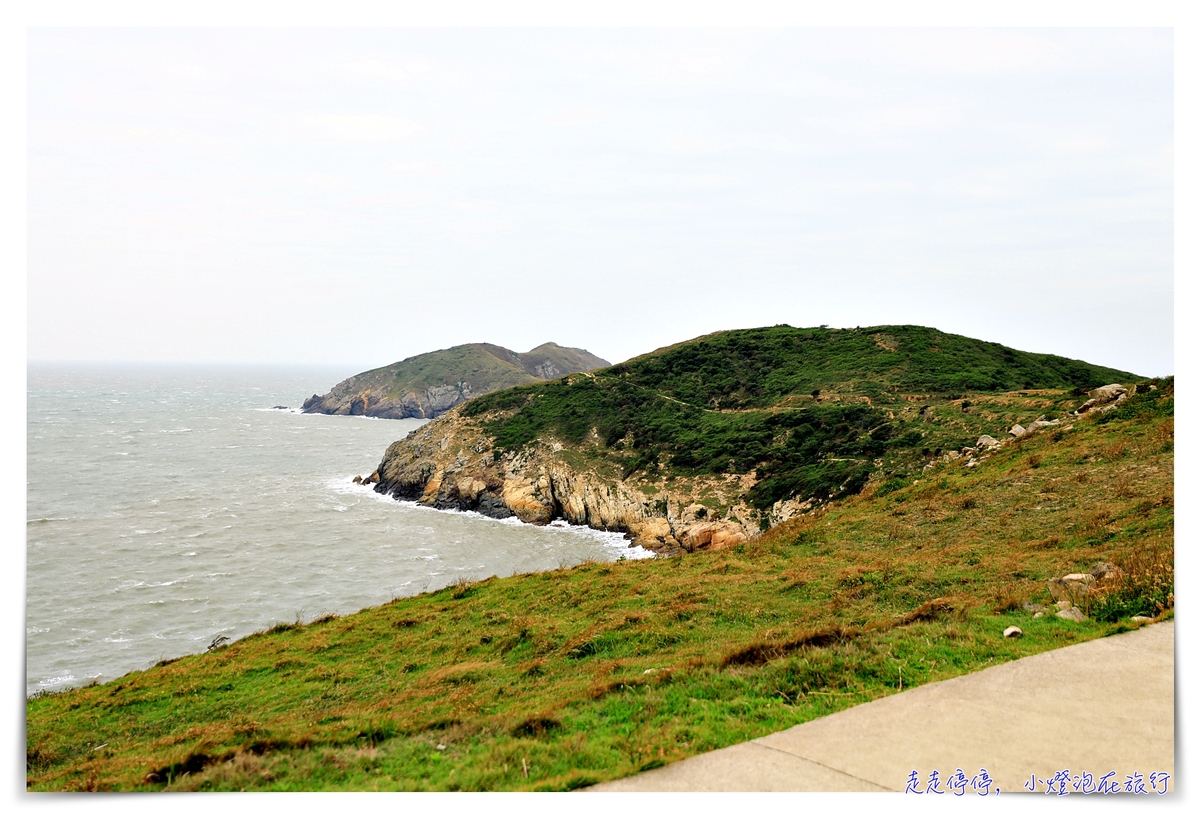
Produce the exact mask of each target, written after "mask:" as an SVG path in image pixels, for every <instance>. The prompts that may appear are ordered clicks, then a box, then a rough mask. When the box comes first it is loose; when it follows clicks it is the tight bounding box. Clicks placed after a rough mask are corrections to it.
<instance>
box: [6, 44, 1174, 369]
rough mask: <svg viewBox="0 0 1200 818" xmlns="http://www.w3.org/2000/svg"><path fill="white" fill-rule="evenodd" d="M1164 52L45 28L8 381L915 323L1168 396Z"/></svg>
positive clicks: (31, 97)
mask: <svg viewBox="0 0 1200 818" xmlns="http://www.w3.org/2000/svg"><path fill="white" fill-rule="evenodd" d="M1173 61H1174V53H1173V33H1172V30H1171V29H1169V28H1109V29H1102V28H1061V29H1055V28H1036V29H1022V28H996V29H946V28H941V29H921V28H903V29H895V28H894V29H858V28H840V29H836V28H772V29H755V28H665V29H664V28H653V29H636V28H634V29H631V28H612V29H558V28H530V29H521V28H504V29H498V28H493V29H486V28H485V29H453V28H450V29H332V28H304V29H301V28H295V29H281V28H275V29H253V28H228V29H223V28H204V29H199V28H173V29H157V28H124V29H123V28H104V29H100V28H77V29H71V28H40V29H31V30H30V32H29V36H28V62H27V66H28V76H27V110H28V120H27V156H28V165H27V219H28V222H27V225H28V226H27V239H28V240H27V253H28V256H27V284H26V286H27V299H28V301H27V304H28V307H27V357H28V359H30V360H34V361H50V360H75V361H155V362H227V363H271V364H280V365H284V364H288V365H291V364H320V365H337V366H345V367H346V368H347V370H348V371H347V375H349V374H352V373H353V372H354V371H359V370H362V369H367V368H371V367H375V366H381V365H384V364H387V363H390V362H392V361H396V360H400V359H402V358H405V357H408V356H410V355H415V354H419V353H421V352H426V351H430V350H434V349H442V348H445V347H448V346H453V345H455V344H462V343H468V342H475V341H488V342H491V343H496V344H501V345H503V346H506V347H509V348H512V349H515V350H517V351H526V350H528V349H531V348H532V347H534V346H537V345H538V344H541V343H543V342H545V341H555V342H557V343H559V344H563V345H565V346H574V347H583V348H586V349H588V350H590V351H591V352H593V353H595V354H597V355H599V356H601V357H603V358H606V359H608V360H609V361H612V362H617V361H620V360H624V359H627V358H629V357H632V356H634V355H637V354H640V353H643V352H647V351H650V350H652V349H655V348H657V347H661V346H664V345H667V344H671V343H675V342H678V341H681V340H685V339H687V338H692V337H695V336H698V335H702V334H705V333H709V332H714V331H717V330H723V329H733V328H740V327H755V326H767V325H774V324H791V325H793V326H816V325H820V324H827V325H830V326H841V327H853V326H870V325H877V324H921V325H926V326H934V327H937V328H939V329H941V330H944V331H947V332H955V333H960V334H963V335H969V336H972V337H977V338H983V339H986V340H989V341H997V342H1000V343H1003V344H1006V345H1009V346H1012V347H1016V348H1018V349H1023V350H1029V351H1034V352H1051V353H1055V354H1060V355H1065V356H1068V357H1072V358H1081V359H1084V360H1088V361H1091V362H1094V363H1100V364H1104V365H1109V366H1113V367H1117V368H1121V369H1126V370H1130V371H1133V372H1136V373H1138V374H1142V375H1166V374H1173V373H1174V371H1175V370H1174V366H1175V364H1174V349H1173V334H1174V322H1173V314H1174V270H1173V267H1174V258H1173V242H1174V234H1173V223H1174V212H1173V197H1174V172H1175V169H1174V119H1173V107H1174V99H1173V97H1174V77H1173Z"/></svg>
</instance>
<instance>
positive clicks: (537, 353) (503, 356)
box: [303, 343, 608, 418]
mask: <svg viewBox="0 0 1200 818" xmlns="http://www.w3.org/2000/svg"><path fill="white" fill-rule="evenodd" d="M604 366H608V361H605V360H604V359H603V358H598V357H596V356H595V355H592V354H591V353H590V352H588V351H587V350H584V349H574V348H571V347H561V346H559V345H558V344H554V343H547V344H542V345H541V346H539V347H535V348H534V349H531V350H530V351H529V352H524V353H518V352H513V351H512V350H510V349H505V348H504V347H501V346H496V345H495V344H464V345H462V346H457V347H451V348H450V349H442V350H438V351H436V352H426V353H424V354H421V355H416V356H413V357H411V358H406V359H404V360H403V361H398V362H396V363H394V364H390V365H388V366H385V367H380V368H379V369H372V370H369V371H367V372H361V373H359V374H357V375H355V376H353V377H351V378H347V379H346V380H344V381H342V382H341V383H339V384H338V385H337V386H335V387H333V389H331V390H330V391H329V392H327V393H326V394H324V395H313V396H312V397H311V398H309V399H308V400H306V401H305V402H304V407H303V411H304V412H307V413H310V414H313V413H317V414H324V415H367V416H369V417H381V418H435V417H438V416H439V415H442V414H444V413H445V412H447V411H449V410H450V409H452V408H453V407H455V406H457V405H458V404H460V403H463V402H464V401H467V400H470V399H471V398H473V397H477V396H479V395H486V394H487V393H489V392H494V391H496V390H497V389H505V388H507V387H510V386H518V385H521V384H528V383H536V382H538V381H542V380H549V379H552V378H560V377H562V376H563V375H569V374H571V373H574V372H585V371H587V370H590V369H596V368H598V367H604Z"/></svg>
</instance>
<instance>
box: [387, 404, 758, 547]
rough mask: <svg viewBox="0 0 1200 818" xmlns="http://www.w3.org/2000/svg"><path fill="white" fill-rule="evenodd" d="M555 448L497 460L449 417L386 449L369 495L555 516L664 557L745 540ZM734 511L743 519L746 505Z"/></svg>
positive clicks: (702, 511)
mask: <svg viewBox="0 0 1200 818" xmlns="http://www.w3.org/2000/svg"><path fill="white" fill-rule="evenodd" d="M561 450H562V447H561V446H557V445H556V444H555V443H554V442H552V441H551V442H548V443H539V444H538V445H535V446H532V447H527V448H526V449H525V450H523V451H522V452H520V453H511V454H508V455H505V456H502V457H497V455H496V453H494V452H493V449H492V441H491V438H490V437H489V436H488V435H487V434H486V433H484V432H483V430H482V429H481V428H480V427H479V425H478V424H477V423H476V422H474V420H473V419H467V418H464V417H462V416H461V415H460V414H459V413H458V412H456V411H455V412H450V413H448V414H446V415H445V416H443V417H441V418H439V419H438V420H436V421H434V422H432V423H429V424H426V425H425V426H423V427H421V428H420V429H417V430H415V431H413V432H411V433H410V434H409V435H408V437H406V438H405V439H404V440H399V441H397V442H395V443H393V444H392V445H391V446H389V447H388V449H387V452H386V453H385V454H384V457H383V461H382V462H381V463H380V464H379V469H378V480H379V482H378V483H377V484H376V486H375V491H378V492H380V493H381V494H388V495H390V496H392V497H395V498H396V499H400V500H412V501H415V502H418V503H421V504H422V505H427V506H432V507H434V508H441V509H451V510H456V511H475V512H479V513H481V514H485V515H487V516H489V517H496V518H505V517H511V516H516V517H517V518H519V519H520V520H521V521H522V522H526V523H534V524H537V525H545V524H546V523H549V522H551V521H552V520H555V519H559V518H561V519H564V520H566V521H567V522H570V523H573V524H576V525H587V526H589V527H591V528H595V529H601V530H607V531H621V532H625V533H626V534H628V535H629V537H630V539H631V540H632V542H633V544H635V545H640V546H642V547H644V548H648V549H651V550H654V551H658V552H662V553H667V554H672V553H681V552H693V551H700V550H707V549H719V548H727V547H730V546H734V545H737V544H738V543H741V542H744V541H745V540H746V538H747V533H748V527H747V525H746V523H745V522H743V521H742V520H741V519H739V518H737V517H734V518H732V519H731V518H730V517H731V516H732V515H730V516H728V517H726V519H712V516H713V515H712V513H711V512H710V511H709V509H707V508H705V507H704V506H703V505H700V504H697V503H692V504H689V505H687V506H686V507H685V508H682V509H680V510H679V512H678V513H672V511H671V503H670V502H669V501H668V502H664V501H659V500H657V498H655V497H651V496H647V494H646V493H645V492H644V491H642V490H641V489H639V488H638V487H636V486H633V485H631V484H629V483H626V482H625V481H622V480H617V479H612V477H611V476H610V477H609V478H608V479H605V478H604V477H601V476H600V475H598V474H596V473H595V472H593V471H589V470H581V469H576V468H574V467H572V466H571V465H569V464H568V463H567V462H566V460H564V459H563V458H562V457H560V456H559V452H560V451H561ZM364 482H365V481H364ZM740 486H741V483H738V488H739V489H740ZM677 502H678V501H677ZM736 512H742V513H744V515H745V516H747V517H749V509H748V508H744V507H741V508H736V509H735V513H736Z"/></svg>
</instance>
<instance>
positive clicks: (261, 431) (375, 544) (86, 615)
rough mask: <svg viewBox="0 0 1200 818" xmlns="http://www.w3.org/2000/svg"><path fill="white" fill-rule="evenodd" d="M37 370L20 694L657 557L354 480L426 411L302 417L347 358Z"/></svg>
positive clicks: (614, 540) (31, 392) (571, 529)
mask: <svg viewBox="0 0 1200 818" xmlns="http://www.w3.org/2000/svg"><path fill="white" fill-rule="evenodd" d="M27 373H28V381H27V461H26V466H27V474H26V574H25V612H26V613H25V668H26V692H27V695H34V694H37V693H38V692H39V691H53V690H60V689H64V688H70V687H78V686H81V685H84V684H88V683H90V682H91V681H93V680H99V681H106V680H109V679H113V678H117V677H119V676H122V675H124V674H126V673H128V672H130V671H132V670H138V669H144V668H147V667H149V666H152V665H153V664H155V663H156V662H158V661H160V660H162V659H167V658H174V657H178V656H182V655H185V654H191V653H198V652H203V651H204V650H206V649H207V648H208V646H209V645H211V644H213V643H214V640H218V639H220V638H221V637H224V638H226V639H229V640H236V639H238V638H240V637H243V636H246V635H248V634H251V633H254V632H256V631H260V630H263V629H265V628H269V627H271V626H273V625H275V624H277V623H281V622H286V623H291V622H297V621H299V622H308V621H311V620H313V619H316V618H318V617H320V616H323V615H325V614H331V613H332V614H347V613H351V612H354V611H358V610H361V609H363V608H365V607H369V606H373V605H379V604H382V603H385V602H388V601H390V600H392V599H394V598H396V597H403V596H410V595H415V594H420V593H422V592H425V591H433V590H436V589H438V588H441V587H444V586H446V585H449V584H452V583H455V582H457V581H459V580H480V579H484V578H487V577H492V576H501V577H503V576H510V575H513V574H522V573H528V572H536V571H546V570H551V569H556V568H563V567H569V566H573V565H577V564H579V563H581V562H584V561H587V560H595V561H608V560H616V559H620V558H627V559H640V558H647V557H651V556H653V554H652V553H651V552H649V551H645V550H644V549H641V548H637V547H632V546H631V545H630V543H629V542H628V541H627V540H626V539H625V538H624V537H623V536H622V535H621V534H618V533H615V532H604V531H594V530H592V529H589V528H586V527H582V526H572V525H569V524H567V523H565V522H563V521H561V520H560V521H556V522H554V523H552V524H551V525H549V526H533V525H526V524H524V523H520V522H518V521H517V520H516V519H515V518H511V519H508V520H493V519H490V518H487V517H483V516H481V515H478V514H473V513H460V512H450V511H438V510H434V509H429V508H425V507H423V506H418V505H416V504H415V503H411V502H401V501H397V500H394V499H391V498H389V497H386V496H384V495H381V494H378V493H376V492H375V491H373V490H372V489H371V488H367V487H363V486H360V485H356V484H355V483H354V482H353V479H354V477H355V475H362V476H366V475H368V474H370V473H371V472H372V471H373V470H374V469H375V468H376V467H377V466H378V464H379V462H380V460H381V459H382V457H383V453H384V450H385V449H386V448H387V446H388V445H389V444H391V443H392V442H393V441H395V440H399V439H401V438H403V437H404V436H405V435H407V434H408V433H409V432H411V431H412V430H414V429H416V428H418V427H419V426H421V425H422V424H423V423H425V422H426V421H423V420H408V419H406V420H385V419H379V418H366V417H346V416H327V415H305V414H301V413H300V411H299V408H298V407H299V406H300V404H301V403H302V402H303V400H304V399H305V398H306V397H308V396H309V395H312V394H314V393H324V392H326V391H328V390H329V388H330V387H331V386H332V385H333V384H335V383H337V382H338V381H340V380H341V379H343V378H344V377H346V375H347V374H351V373H348V372H347V371H346V370H345V369H330V368H320V367H307V368H279V367H276V368H268V367H248V366H243V367H235V366H223V367H216V366H165V365H154V366H149V365H132V364H127V365H116V364H113V365H82V364H75V365H68V364H30V365H29V367H28V370H27Z"/></svg>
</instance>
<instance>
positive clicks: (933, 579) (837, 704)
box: [26, 377, 1174, 790]
mask: <svg viewBox="0 0 1200 818" xmlns="http://www.w3.org/2000/svg"><path fill="white" fill-rule="evenodd" d="M1108 380H1110V378H1108V377H1101V378H1098V381H1100V382H1106V381H1108ZM1154 385H1155V386H1156V387H1157V388H1156V389H1154V390H1148V389H1147V390H1146V391H1142V392H1140V393H1139V394H1137V395H1135V396H1134V397H1133V398H1130V399H1129V401H1127V402H1126V403H1123V404H1122V405H1121V408H1119V409H1118V410H1116V411H1112V412H1110V413H1108V414H1104V415H1090V416H1086V417H1084V418H1080V419H1078V420H1075V421H1074V422H1073V424H1071V425H1069V427H1068V426H1067V425H1064V427H1061V428H1057V429H1043V430H1041V431H1039V432H1037V433H1035V434H1033V435H1030V436H1029V437H1027V438H1024V439H1022V440H1020V441H1016V442H1012V443H1010V444H1008V445H1006V446H1004V447H1003V448H1001V449H1000V450H998V451H997V452H996V453H995V454H993V455H992V456H990V457H988V458H986V459H984V460H981V461H980V462H979V463H978V464H977V465H975V466H973V467H970V468H967V467H966V466H964V465H963V461H962V460H958V461H954V462H951V463H945V464H940V465H938V466H936V467H934V468H933V469H931V470H929V471H928V472H925V473H924V474H923V475H921V476H920V478H919V480H916V479H912V478H900V477H893V478H890V479H889V480H888V481H886V482H883V483H875V482H872V483H869V484H868V485H867V487H866V488H865V489H864V491H862V492H861V493H860V494H858V495H856V496H853V497H848V498H845V499H842V500H839V501H835V502H833V503H830V504H829V505H827V506H826V507H825V508H824V509H823V510H821V511H820V512H818V513H815V514H811V515H806V516H804V517H801V518H795V519H793V520H790V521H788V522H786V523H784V524H782V525H780V526H778V527H776V528H774V529H772V530H771V531H769V532H767V533H766V534H764V535H762V536H760V537H759V538H757V539H755V540H753V541H751V542H749V543H747V544H745V545H744V546H739V547H736V548H733V549H730V550H726V551H716V552H712V551H709V552H697V553H695V554H687V555H683V556H679V557H673V558H670V559H657V560H651V561H640V562H633V561H626V562H618V563H609V564H590V565H583V566H579V567H576V568H573V569H567V570H560V571H553V572H549V573H545V574H537V575H524V576H515V577H508V578H493V579H490V580H486V581H483V582H479V583H474V584H465V583H462V584H458V585H454V586H450V587H448V588H444V589H442V590H440V591H437V592H434V593H428V594H424V595H422V596H419V597H413V598H408V599H399V600H396V601H394V602H392V603H390V604H388V605H384V606H381V607H378V608H373V609H369V610H366V611H362V612H360V613H358V614H355V615H352V616H347V617H340V618H329V619H326V620H323V621H320V622H316V623H312V624H309V625H303V626H291V625H281V626H277V627H276V628H273V629H271V630H270V631H267V632H265V633H262V634H258V635H255V636H251V637H248V638H246V639H243V640H241V641H239V642H235V643H233V644H231V645H229V646H227V647H223V648H219V649H217V650H215V651H213V652H212V653H209V654H204V655H198V656H189V657H184V658H181V659H179V660H177V661H174V662H169V663H162V664H161V665H160V666H157V667H154V668H151V669H149V670H146V671H143V672H137V673H131V674H129V675H127V676H125V677H123V678H121V679H118V680H116V681H114V682H110V683H108V684H104V685H95V686H91V687H86V688H82V689H78V690H73V691H68V692H64V693H58V694H53V695H48V696H41V697H37V698H34V699H32V700H30V701H29V702H28V704H27V711H26V712H27V762H28V767H27V776H28V784H29V786H30V788H32V789H48V790H64V789H66V790H73V789H150V790H161V789H172V790H177V789H233V790H236V789H241V788H248V789H292V790H297V789H373V788H381V789H397V788H398V789H434V790H457V789H468V790H473V789H484V790H506V789H558V790H561V789H573V788H577V787H580V786H585V785H587V784H590V783H593V782H596V781H601V780H607V779H612V778H616V777H620V776H623V775H627V774H630V773H632V772H635V771H637V770H640V769H647V768H650V767H654V766H658V765H661V764H664V763H668V762H671V761H674V760H677V759H680V758H683V757H686V756H689V755H693V754H695V753H699V752H703V751H705V750H709V749H714V748H717V747H722V746H726V745H728V744H731V743H734V742H738V741H742V740H746V739H749V738H753V737H755V736H760V735H763V734H765V733H768V732H771V731H774V730H778V729H782V728H785V727H788V726H790V725H792V724H796V723H799V722H803V721H806V720H809V719H812V718H815V717H818V716H821V715H825V714H828V713H831V712H834V711H837V710H841V709H844V708H846V707H849V706H851V705H854V704H857V703H859V702H864V701H868V700H871V699H875V698H878V697H881V696H886V695H889V694H890V693H892V692H894V691H896V690H897V688H898V687H899V684H900V679H901V676H902V677H903V680H904V682H903V683H904V686H905V687H909V686H912V685H919V684H924V683H927V682H932V681H937V680H940V679H945V678H949V677H953V676H957V675H960V674H963V673H966V672H969V671H972V670H976V669H979V668H982V667H986V666H988V665H991V664H995V663H997V662H1003V661H1008V660H1010V659H1015V658H1018V657H1020V656H1024V655H1029V654H1032V653H1037V652H1040V651H1044V650H1048V649H1051V648H1056V647H1060V646H1063V645H1067V644H1071V643H1075V642H1079V641H1082V640H1086V639H1091V638H1095V637H1099V636H1103V635H1105V634H1107V633H1110V632H1114V631H1117V630H1121V629H1126V628H1128V627H1131V625H1130V623H1128V621H1127V620H1120V615H1121V614H1120V613H1119V612H1114V611H1111V610H1110V611H1105V612H1103V613H1104V615H1105V616H1106V617H1111V618H1114V619H1117V620H1120V621H1116V622H1115V624H1109V623H1106V622H1101V621H1098V619H1097V617H1096V615H1097V614H1098V613H1101V611H1100V610H1099V609H1100V607H1101V606H1102V605H1103V604H1109V603H1105V602H1104V600H1106V599H1108V600H1110V601H1111V605H1113V606H1115V605H1124V604H1127V603H1128V604H1129V605H1130V606H1131V607H1129V608H1128V610H1130V611H1132V610H1133V608H1135V607H1136V608H1137V610H1138V611H1139V612H1140V611H1142V610H1144V609H1145V606H1144V605H1143V604H1141V603H1137V604H1134V603H1133V602H1130V600H1131V599H1133V600H1136V599H1140V598H1141V597H1142V596H1145V595H1146V594H1149V595H1150V597H1153V599H1151V601H1150V607H1151V608H1153V610H1152V611H1150V612H1151V613H1155V612H1157V613H1158V614H1159V615H1160V616H1170V615H1171V611H1170V609H1169V604H1170V602H1171V598H1172V597H1171V595H1173V592H1174V585H1173V572H1172V555H1173V542H1174V536H1173V531H1174V489H1173V485H1174V483H1173V475H1174V466H1173V464H1174V451H1173V441H1174V424H1173V413H1174V406H1173V383H1172V381H1170V380H1164V381H1158V382H1156V383H1155V384H1154ZM1147 386H1148V385H1147ZM969 400H971V401H972V406H971V407H968V408H969V409H975V408H976V402H977V401H978V403H979V404H982V405H984V406H988V405H992V404H994V406H995V407H996V411H1000V408H1002V407H1003V406H1020V407H1024V408H1022V409H1021V411H1023V412H1025V413H1026V414H1029V413H1037V412H1040V411H1044V410H1045V407H1046V405H1047V404H1050V405H1051V406H1053V405H1056V402H1059V401H1063V402H1065V401H1069V400H1078V398H1073V397H1072V396H1071V395H1070V394H1069V392H1067V391H1066V390H1062V391H1060V392H1055V393H1037V394H1030V395H1028V396H1025V397H1022V396H1020V395H1008V396H996V395H992V396H980V395H972V396H971V397H970V398H969ZM989 401H991V404H989V403H988V402H989ZM1005 402H1007V403H1005ZM960 407H961V401H960V402H956V403H946V402H944V401H943V402H941V403H939V404H937V407H936V408H937V411H941V412H947V413H957V415H955V417H956V418H957V417H958V416H964V417H967V416H969V412H963V410H962V409H961V408H960ZM983 411H991V410H988V409H985V410H983ZM1013 411H1016V409H1013ZM947 423H949V420H947ZM848 425H849V424H848ZM885 489H886V490H885ZM1098 560H1108V561H1111V562H1113V563H1116V564H1117V565H1119V566H1121V567H1122V568H1123V569H1124V576H1125V577H1127V578H1128V581H1127V582H1123V583H1119V584H1116V585H1111V586H1106V587H1103V588H1101V589H1098V591H1097V594H1096V599H1095V600H1093V601H1091V603H1090V604H1089V605H1088V607H1089V608H1090V609H1091V610H1092V612H1093V617H1092V618H1089V619H1088V620H1086V621H1084V622H1082V623H1073V622H1070V621H1065V620H1061V619H1058V618H1055V617H1054V616H1046V617H1042V618H1037V619H1035V618H1033V617H1032V615H1031V614H1030V613H1028V612H1026V611H1025V610H1024V609H1023V608H1022V604H1023V603H1024V602H1026V601H1033V602H1043V603H1044V602H1048V601H1049V600H1048V595H1047V591H1046V586H1045V583H1046V580H1048V579H1049V578H1051V577H1057V576H1062V575H1063V574H1065V573H1070V572H1075V571H1086V570H1088V568H1089V566H1091V565H1092V564H1093V563H1094V562H1095V561H1098ZM1156 578H1157V579H1156ZM1160 606H1161V607H1160ZM1164 608H1165V610H1164ZM1010 624H1017V625H1019V626H1020V627H1021V628H1022V630H1023V631H1024V632H1025V637H1024V638H1022V639H1019V640H1011V639H1008V640H1006V639H1004V638H1003V637H1002V636H1001V633H1002V631H1003V629H1004V627H1005V626H1007V625H1010Z"/></svg>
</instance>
